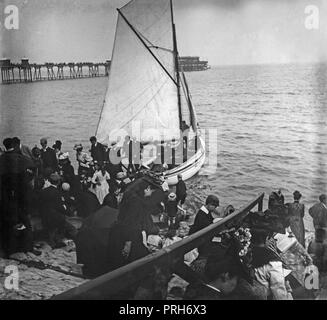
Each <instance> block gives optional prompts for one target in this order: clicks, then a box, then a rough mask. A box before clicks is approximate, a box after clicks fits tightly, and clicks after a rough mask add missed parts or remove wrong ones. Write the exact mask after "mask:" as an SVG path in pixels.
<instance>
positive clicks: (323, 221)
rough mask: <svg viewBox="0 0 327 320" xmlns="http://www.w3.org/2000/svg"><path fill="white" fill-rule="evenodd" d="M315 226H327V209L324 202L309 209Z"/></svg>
mask: <svg viewBox="0 0 327 320" xmlns="http://www.w3.org/2000/svg"><path fill="white" fill-rule="evenodd" d="M309 214H310V216H311V217H312V218H313V224H314V226H315V228H316V229H317V228H327V209H326V208H325V207H324V205H323V203H322V202H319V203H316V204H315V205H314V206H312V207H311V208H310V209H309Z"/></svg>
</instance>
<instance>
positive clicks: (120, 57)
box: [96, 0, 180, 142]
mask: <svg viewBox="0 0 327 320" xmlns="http://www.w3.org/2000/svg"><path fill="white" fill-rule="evenodd" d="M120 12H121V14H119V17H118V21H117V29H116V37H115V43H114V48H113V54H112V61H111V67H110V74H109V84H108V90H107V94H106V98H105V103H104V106H103V110H102V113H101V116H100V120H99V125H98V129H97V134H96V135H97V138H98V140H99V141H100V142H109V141H112V140H116V137H114V134H113V133H115V132H117V130H123V131H121V133H123V134H126V135H130V136H137V137H138V138H139V139H140V140H141V141H147V140H149V139H151V137H152V138H154V139H158V138H159V136H160V135H161V136H162V135H163V136H164V138H165V140H171V139H178V138H179V129H180V119H179V111H178V96H177V85H176V82H175V66H174V54H173V35H172V17H171V7H170V1H169V0H156V1H153V0H133V1H131V2H130V3H128V4H127V5H126V6H124V7H123V8H122V9H121V10H120ZM132 128H133V129H132ZM135 128H139V129H140V131H138V130H135ZM119 135H120V134H119Z"/></svg>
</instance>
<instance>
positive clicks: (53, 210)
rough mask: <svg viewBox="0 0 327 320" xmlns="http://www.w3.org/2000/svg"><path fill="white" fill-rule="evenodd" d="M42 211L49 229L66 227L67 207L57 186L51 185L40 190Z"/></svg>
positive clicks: (43, 221) (46, 226) (42, 216)
mask: <svg viewBox="0 0 327 320" xmlns="http://www.w3.org/2000/svg"><path fill="white" fill-rule="evenodd" d="M40 213H41V218H42V223H43V224H44V227H45V228H47V229H48V230H53V229H56V228H64V225H65V213H66V208H65V207H64V202H63V200H62V198H61V193H60V191H59V190H58V189H57V188H56V187H54V186H50V187H48V188H46V189H44V190H42V191H41V192H40Z"/></svg>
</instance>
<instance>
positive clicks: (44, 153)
mask: <svg viewBox="0 0 327 320" xmlns="http://www.w3.org/2000/svg"><path fill="white" fill-rule="evenodd" d="M41 159H42V162H43V169H45V168H51V169H52V170H53V171H58V160H57V156H56V152H55V151H54V150H53V149H51V148H50V147H47V148H46V149H45V150H44V149H41Z"/></svg>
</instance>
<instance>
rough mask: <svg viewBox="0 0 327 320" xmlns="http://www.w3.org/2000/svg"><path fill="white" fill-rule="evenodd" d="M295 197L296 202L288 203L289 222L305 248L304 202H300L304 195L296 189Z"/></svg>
mask: <svg viewBox="0 0 327 320" xmlns="http://www.w3.org/2000/svg"><path fill="white" fill-rule="evenodd" d="M293 197H294V202H293V203H289V204H288V217H289V224H290V228H291V230H292V232H293V234H294V236H295V237H296V239H297V240H298V241H299V242H300V243H301V245H302V246H303V247H304V248H305V234H304V232H305V230H304V223H303V217H304V204H303V203H300V199H301V197H302V195H301V193H300V192H299V191H294V193H293Z"/></svg>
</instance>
